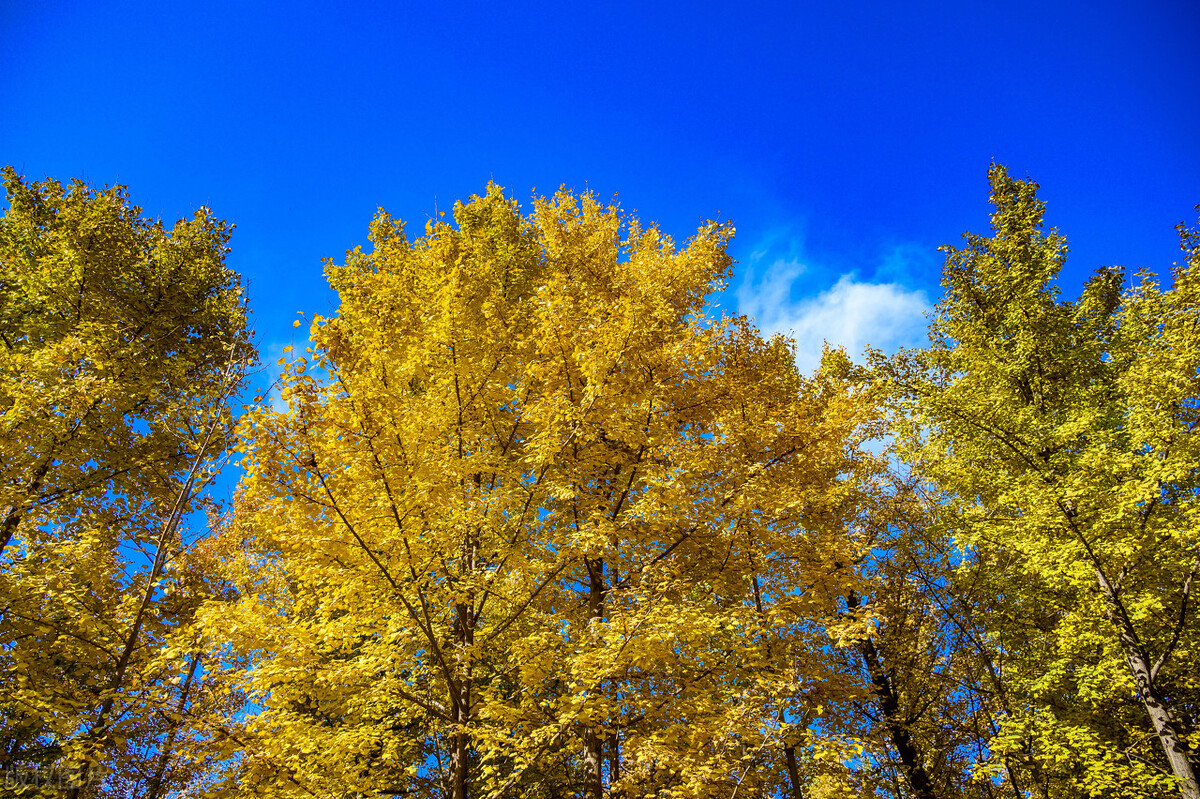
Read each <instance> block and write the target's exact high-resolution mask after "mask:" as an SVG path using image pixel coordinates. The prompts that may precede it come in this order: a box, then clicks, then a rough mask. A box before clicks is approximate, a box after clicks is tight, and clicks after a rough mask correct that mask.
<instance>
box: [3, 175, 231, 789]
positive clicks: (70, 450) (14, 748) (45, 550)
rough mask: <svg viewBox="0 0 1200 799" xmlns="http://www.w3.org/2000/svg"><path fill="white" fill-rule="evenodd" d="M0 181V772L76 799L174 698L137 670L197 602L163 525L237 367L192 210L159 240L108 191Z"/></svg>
mask: <svg viewBox="0 0 1200 799" xmlns="http://www.w3.org/2000/svg"><path fill="white" fill-rule="evenodd" d="M4 182H5V186H6V188H7V192H8V206H9V207H8V209H7V211H6V213H5V214H4V216H3V218H2V219H0V263H2V269H0V412H2V413H3V417H2V427H0V686H2V687H0V697H2V698H0V716H2V718H3V730H2V732H0V745H2V747H3V748H2V752H0V758H2V760H3V768H5V769H6V770H7V771H8V772H10V774H11V773H18V772H20V773H19V774H18V776H16V777H14V779H16V780H17V781H18V782H20V781H22V780H25V779H26V777H28V780H27V782H28V784H27V785H25V787H26V788H30V789H33V788H38V787H39V786H40V787H42V788H47V789H51V790H57V788H58V787H61V783H62V782H63V780H66V779H68V778H72V779H79V780H82V781H84V782H88V783H91V786H90V790H92V791H94V790H96V786H97V785H98V782H97V780H96V779H92V778H89V775H91V776H93V777H94V775H95V774H96V772H95V771H94V770H93V767H94V766H97V765H100V764H103V765H104V767H106V768H112V767H113V766H114V765H115V764H116V763H117V761H118V760H121V757H122V755H121V753H123V752H124V753H127V754H128V758H125V760H123V761H121V762H133V761H136V760H137V759H139V758H140V757H142V756H144V755H145V752H146V751H147V748H149V749H154V748H155V747H156V746H157V744H156V741H158V740H159V738H160V732H161V729H162V723H161V718H162V713H161V711H162V710H163V708H162V707H158V706H155V705H154V703H153V702H150V701H148V700H149V698H150V697H152V696H153V695H168V694H169V695H171V696H175V695H176V694H177V693H178V691H177V690H175V689H174V688H173V687H172V686H171V684H170V682H169V677H170V675H169V674H167V673H166V672H165V671H163V670H162V669H160V668H159V667H158V666H155V665H154V664H155V662H156V656H157V654H159V653H160V651H161V648H162V647H163V646H164V645H165V641H166V640H167V639H168V638H169V637H170V636H171V635H173V634H174V633H175V632H176V631H177V630H178V629H179V628H180V626H181V625H182V624H183V623H184V622H185V621H186V620H187V618H188V616H189V614H190V613H191V611H192V610H194V608H195V606H196V600H197V599H198V596H195V595H191V594H189V593H188V592H186V591H183V590H182V587H183V586H184V585H187V584H191V585H192V586H193V587H195V586H196V585H198V584H199V583H197V579H199V576H198V575H196V574H195V573H194V572H193V571H192V570H190V569H188V568H185V567H184V564H183V562H182V561H179V560H178V559H177V556H178V554H179V550H180V546H181V540H180V535H179V532H180V526H179V521H180V519H181V518H182V517H184V516H185V515H186V514H188V513H189V512H190V511H191V510H192V509H193V508H194V507H195V503H194V502H193V496H194V493H195V488H196V487H197V485H198V484H203V483H204V482H205V480H207V479H208V477H209V476H210V474H211V471H212V468H213V465H214V463H215V462H216V459H217V457H218V456H219V455H220V453H221V452H222V451H223V450H224V447H225V443H226V441H227V440H228V432H229V429H230V426H231V425H230V423H231V414H230V410H229V407H228V400H229V398H230V396H231V394H232V393H233V392H235V391H236V390H237V389H238V387H239V385H240V380H241V377H242V374H243V373H244V367H245V365H246V364H247V363H248V361H249V360H250V359H252V357H253V351H252V348H251V346H250V343H249V332H248V330H247V328H246V308H245V300H244V296H243V292H242V289H241V286H240V285H239V282H238V279H237V277H236V275H235V274H234V273H233V272H231V271H230V270H229V269H227V268H226V267H225V265H224V257H225V253H226V252H227V247H226V244H227V240H228V236H229V228H228V226H227V225H226V224H225V223H224V222H221V221H220V220H217V219H215V218H214V217H213V216H212V215H211V214H210V213H209V211H208V210H207V209H204V208H202V209H200V210H199V211H197V212H196V214H195V215H194V217H193V218H192V219H188V220H183V221H180V222H178V223H176V224H175V225H174V226H173V227H172V228H170V229H168V228H166V227H165V226H164V225H162V224H161V223H160V222H152V221H148V220H146V219H144V218H143V217H142V215H141V209H140V208H138V207H137V206H133V205H130V204H129V201H128V197H127V195H126V192H125V190H124V189H123V188H122V187H114V188H108V189H102V190H93V189H90V188H88V187H87V186H86V185H84V184H83V183H81V182H78V181H77V182H75V183H73V184H71V185H70V186H66V187H64V186H63V185H62V184H60V183H58V182H57V181H54V180H47V181H45V182H41V183H37V182H32V183H29V182H26V181H24V180H23V179H21V178H20V177H18V176H17V175H16V174H15V172H13V170H12V169H10V168H6V169H5V170H4ZM200 582H201V583H202V582H203V580H202V579H200ZM166 701H174V700H166ZM114 758H116V760H114ZM22 774H24V775H25V776H21V775H22ZM51 783H59V784H51ZM77 789H78V786H76V790H77Z"/></svg>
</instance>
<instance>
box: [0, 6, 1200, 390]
mask: <svg viewBox="0 0 1200 799" xmlns="http://www.w3.org/2000/svg"><path fill="white" fill-rule="evenodd" d="M1198 39H1200V4H1197V3H1196V2H1195V1H1194V0H1179V1H1178V2H1166V1H1164V2H1153V1H1150V2H1142V3H1137V4H1133V3H1106V2H1087V3H1082V2H1080V3H1055V2H1048V1H1046V0H1043V1H1042V2H1023V1H1022V0H1018V1H1017V2H1007V3H986V4H984V3H970V2H956V3H920V2H906V3H892V4H887V3H870V2H867V3H856V4H848V3H846V4H841V3H821V4H815V3H803V2H799V3H797V2H791V3H741V4H729V3H722V4H704V3H697V2H693V3H637V4H617V3H591V4H578V5H574V6H573V5H571V4H564V3H554V4H549V3H547V4H537V3H512V2H510V3H494V4H487V5H484V4H474V3H454V4H441V3H437V2H423V3H406V2H394V3H386V4H385V3H379V4H360V5H357V6H354V7H352V8H350V9H348V10H336V11H334V10H329V9H328V4H315V3H290V4H275V3H262V2H257V3H256V2H242V3H221V2H210V3H205V4H189V3H179V4H164V3H143V2H120V3H116V2H92V3H87V4H84V3H68V2H41V3H16V2H10V3H4V4H3V6H2V8H0V41H2V42H3V45H4V46H3V48H0V100H2V101H3V109H4V113H3V115H2V116H0V162H4V163H10V164H12V165H14V166H15V167H16V168H17V170H18V171H20V172H22V173H24V174H25V175H27V176H29V177H30V178H41V177H44V176H46V175H51V176H54V177H58V178H60V179H64V180H66V179H69V178H74V177H82V178H84V179H86V180H87V181H89V182H91V183H95V184H103V183H114V182H120V183H124V184H127V185H128V186H129V187H130V191H131V195H132V197H133V198H134V200H135V201H136V202H138V203H139V204H140V205H142V206H143V208H144V209H145V211H146V212H147V213H148V214H151V215H154V216H161V217H163V218H165V219H167V220H168V221H171V220H173V219H175V218H178V217H181V216H185V215H188V214H189V213H190V212H191V210H192V209H194V208H195V207H196V206H198V205H202V204H204V205H208V206H210V207H211V208H212V209H213V210H214V212H215V213H216V214H217V215H218V216H221V217H223V218H226V219H230V220H231V221H233V222H234V223H235V224H236V225H237V231H236V233H235V235H234V238H233V241H232V247H233V252H232V254H231V255H230V258H229V263H230V265H232V266H233V267H234V268H235V269H237V270H238V271H239V272H240V273H241V274H242V275H244V276H245V278H246V279H247V280H248V281H249V283H250V287H251V301H252V305H253V308H254V312H255V317H256V328H257V331H258V335H259V339H260V341H261V343H262V345H263V348H264V356H265V358H264V359H265V360H268V362H269V361H270V359H271V356H272V355H274V354H275V352H277V350H278V348H280V347H282V346H283V345H284V344H286V343H288V342H289V341H290V340H291V337H292V335H293V330H292V326H291V323H292V321H293V320H294V319H295V318H296V313H297V312H299V311H304V312H306V313H308V314H310V315H311V314H313V313H329V312H330V310H331V308H332V307H333V306H332V303H333V298H332V297H331V296H330V295H329V293H328V291H327V289H326V288H325V287H324V281H323V278H322V276H321V259H322V258H324V257H328V256H332V257H335V258H340V257H341V255H342V253H343V252H344V251H345V250H346V249H347V248H349V247H352V246H354V245H357V244H366V231H367V224H368V222H369V220H370V219H371V217H372V215H373V213H374V210H375V208H376V207H377V206H383V207H385V208H387V209H388V211H389V212H390V213H392V214H393V215H395V216H398V217H400V218H403V219H405V220H407V221H409V223H410V225H411V229H413V230H420V227H421V225H422V224H423V222H424V221H425V219H427V218H428V217H429V216H431V215H433V214H434V213H435V210H436V209H441V210H447V209H449V208H450V207H451V205H452V204H453V201H454V200H455V199H465V198H466V197H468V196H469V195H470V194H472V193H475V192H479V191H482V189H483V187H484V185H485V184H486V182H487V181H488V180H489V179H493V180H495V181H497V182H498V183H500V184H502V185H504V186H505V187H507V188H508V190H509V191H510V192H511V193H512V194H513V195H514V196H516V197H517V198H519V199H522V200H525V199H528V198H529V197H530V195H531V194H532V192H533V191H534V189H536V190H537V191H538V192H539V193H547V192H550V191H553V190H554V189H555V188H557V187H558V186H559V185H560V184H566V185H567V186H568V187H572V188H576V189H584V188H590V189H592V190H594V191H595V192H597V193H598V194H599V195H601V196H602V197H609V196H611V195H613V194H618V195H619V199H620V202H621V204H622V206H623V207H625V208H626V209H629V210H636V211H637V212H638V214H639V216H641V217H642V218H643V219H645V220H656V221H658V222H659V223H661V225H662V227H663V228H664V229H665V230H666V231H667V232H669V233H671V234H672V235H674V236H676V237H677V238H679V239H683V238H686V237H687V236H688V235H689V234H690V233H691V232H693V231H694V230H695V228H696V227H697V225H698V224H699V223H700V222H702V221H703V220H705V219H708V218H719V219H723V220H732V221H733V222H734V224H735V225H736V227H737V231H738V233H737V237H736V239H735V241H734V244H733V247H732V251H733V254H734V256H735V257H736V258H737V260H738V261H739V266H738V276H737V277H736V278H735V281H734V283H733V285H731V287H730V289H729V291H728V292H726V294H725V296H724V297H723V298H722V301H723V303H724V304H725V305H726V306H727V307H740V308H741V309H742V310H744V311H747V312H750V313H752V314H753V315H754V316H755V317H756V318H757V319H758V320H759V321H760V323H761V324H762V326H763V327H764V328H765V329H768V330H772V331H774V330H782V331H785V332H786V331H789V330H792V331H795V332H796V334H797V337H798V340H799V342H800V349H801V354H800V361H801V363H802V365H806V366H807V365H810V364H811V357H812V355H811V354H812V351H813V349H814V348H819V343H820V340H821V339H822V338H831V339H834V340H835V342H838V343H843V344H846V345H848V346H850V347H851V348H852V349H854V350H855V351H857V350H859V349H860V348H861V346H862V345H863V344H866V343H871V344H876V345H881V346H884V347H890V346H895V345H897V344H902V343H916V342H918V341H920V339H921V336H922V333H921V331H922V328H923V320H922V319H921V311H922V309H923V308H924V307H925V305H926V304H927V303H928V302H931V301H935V300H936V296H937V291H938V287H937V279H938V269H939V266H940V257H939V255H938V253H937V252H936V250H935V248H936V247H937V245H939V244H944V243H954V242H957V241H958V236H959V234H961V233H962V232H963V231H965V230H968V229H970V230H973V231H980V232H983V231H985V230H986V227H987V210H988V205H987V186H986V179H985V176H986V169H987V166H988V164H989V162H990V161H992V160H993V159H994V160H996V161H999V162H1000V163H1004V164H1006V165H1007V166H1008V167H1009V168H1010V170H1011V171H1012V172H1014V173H1015V174H1017V175H1019V176H1024V175H1029V176H1032V177H1033V178H1034V179H1036V180H1038V181H1039V182H1040V183H1041V184H1042V197H1043V198H1044V199H1045V200H1046V201H1047V202H1048V203H1049V214H1048V220H1049V222H1050V223H1051V224H1052V225H1055V226H1057V227H1059V228H1060V229H1061V230H1062V232H1063V233H1065V234H1066V236H1067V237H1068V239H1069V240H1070V241H1071V260H1070V264H1069V267H1068V270H1067V272H1066V274H1065V275H1064V278H1063V284H1064V288H1065V289H1066V290H1067V291H1068V293H1072V292H1074V291H1075V290H1076V289H1077V288H1078V285H1079V283H1080V282H1081V280H1082V278H1083V276H1084V275H1085V274H1086V273H1088V272H1089V271H1090V270H1091V269H1093V268H1095V267H1096V266H1099V265H1101V264H1110V263H1121V264H1124V265H1127V266H1129V267H1133V268H1137V267H1150V268H1154V269H1157V270H1160V271H1163V270H1165V269H1167V268H1168V267H1169V266H1170V264H1171V262H1172V261H1175V260H1178V257H1179V255H1178V249H1177V240H1176V237H1175V233H1174V231H1173V226H1174V225H1175V224H1177V223H1179V222H1181V221H1185V220H1187V221H1189V222H1194V221H1195V219H1196V213H1195V212H1194V211H1193V210H1192V207H1193V206H1194V205H1195V204H1196V203H1200V102H1198V101H1200V83H1198V82H1197V76H1198V75H1200V48H1197V46H1196V41H1197V40H1198Z"/></svg>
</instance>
